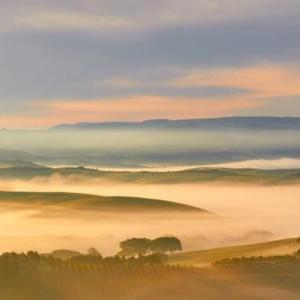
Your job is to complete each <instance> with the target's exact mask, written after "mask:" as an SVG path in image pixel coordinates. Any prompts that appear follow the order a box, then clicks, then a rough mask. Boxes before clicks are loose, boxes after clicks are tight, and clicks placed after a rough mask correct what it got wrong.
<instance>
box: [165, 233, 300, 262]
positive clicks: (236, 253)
mask: <svg viewBox="0 0 300 300" xmlns="http://www.w3.org/2000/svg"><path fill="white" fill-rule="evenodd" d="M299 248H300V240H299V239H297V238H291V239H284V240H278V241H272V242H266V243H259V244H251V245H243V246H232V247H222V248H216V249H210V250H203V251H194V252H185V253H179V254H174V255H173V256H171V257H170V262H171V263H172V264H180V265H187V266H188V265H193V266H203V265H210V264H211V263H214V262H216V261H218V260H223V259H227V258H233V257H252V256H264V257H267V256H274V255H292V254H294V253H295V252H296V251H297V250H298V249H299Z"/></svg>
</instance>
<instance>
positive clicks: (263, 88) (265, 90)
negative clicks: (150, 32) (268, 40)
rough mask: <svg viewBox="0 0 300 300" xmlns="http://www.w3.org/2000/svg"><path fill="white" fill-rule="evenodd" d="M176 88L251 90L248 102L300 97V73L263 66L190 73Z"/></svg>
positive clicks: (174, 84)
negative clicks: (204, 87)
mask: <svg viewBox="0 0 300 300" xmlns="http://www.w3.org/2000/svg"><path fill="white" fill-rule="evenodd" d="M170 84H171V85H173V86H176V87H194V86H215V87H234V88H240V89H245V90H248V91H249V92H248V98H265V99H267V98H273V97H291V96H296V95H299V96H300V71H299V70H297V69H293V68H292V67H287V66H275V65H259V66H250V67H246V68H245V67H244V68H217V69H210V70H200V71H197V70H195V71H190V72H188V73H187V74H185V75H184V76H182V77H180V78H177V79H174V80H172V81H171V82H170Z"/></svg>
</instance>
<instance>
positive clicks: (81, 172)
mask: <svg viewBox="0 0 300 300" xmlns="http://www.w3.org/2000/svg"><path fill="white" fill-rule="evenodd" d="M51 176H56V177H63V178H64V180H74V181H76V180H79V179H82V180H89V179H91V178H93V179H99V180H107V181H112V182H124V183H141V184H176V183H218V182H225V183H241V184H289V183H299V182H300V170H299V169H283V170H282V169H281V170H261V169H230V168H194V169H187V170H183V171H172V172H171V171H161V172H153V171H140V172H131V171H103V170H97V169H91V168H84V167H67V168H66V167H62V168H49V167H43V166H38V165H35V166H33V167H30V166H16V167H10V168H0V179H3V180H4V179H6V180H9V179H21V180H29V179H34V178H50V177H51Z"/></svg>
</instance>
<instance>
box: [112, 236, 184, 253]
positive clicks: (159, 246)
mask: <svg viewBox="0 0 300 300" xmlns="http://www.w3.org/2000/svg"><path fill="white" fill-rule="evenodd" d="M120 248H121V251H120V252H119V253H118V255H119V256H124V257H131V256H139V255H148V254H151V253H162V254H166V253H173V252H176V251H181V250H182V244H181V241H180V240H179V239H178V238H176V237H159V238H156V239H154V240H150V239H147V238H132V239H128V240H125V241H122V242H121V243H120Z"/></svg>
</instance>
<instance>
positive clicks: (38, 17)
mask: <svg viewBox="0 0 300 300" xmlns="http://www.w3.org/2000/svg"><path fill="white" fill-rule="evenodd" d="M15 21H16V24H15V25H16V26H17V27H18V26H20V27H23V28H24V27H30V28H39V29H56V30H57V29H86V30H105V29H111V30H113V29H125V28H128V27H131V26H133V24H132V23H131V21H130V20H129V19H125V18H122V17H118V16H97V15H94V14H88V13H81V12H65V13H61V12H56V13H54V12H41V13H34V14H32V15H25V16H19V17H17V18H16V20H15Z"/></svg>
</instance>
